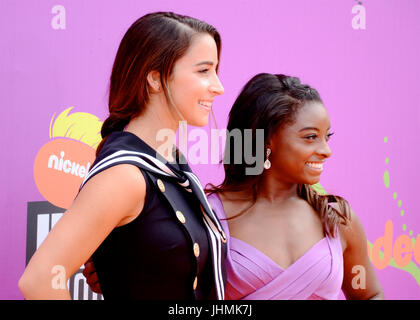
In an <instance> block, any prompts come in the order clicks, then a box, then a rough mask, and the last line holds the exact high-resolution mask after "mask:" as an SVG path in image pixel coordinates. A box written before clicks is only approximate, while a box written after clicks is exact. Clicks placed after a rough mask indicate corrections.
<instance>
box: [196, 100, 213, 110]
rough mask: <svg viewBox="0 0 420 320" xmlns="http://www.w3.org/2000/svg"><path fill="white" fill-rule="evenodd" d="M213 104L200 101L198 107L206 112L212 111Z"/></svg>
mask: <svg viewBox="0 0 420 320" xmlns="http://www.w3.org/2000/svg"><path fill="white" fill-rule="evenodd" d="M212 104H213V103H212V102H210V101H199V102H198V105H199V106H200V107H202V108H204V109H206V110H211V106H212Z"/></svg>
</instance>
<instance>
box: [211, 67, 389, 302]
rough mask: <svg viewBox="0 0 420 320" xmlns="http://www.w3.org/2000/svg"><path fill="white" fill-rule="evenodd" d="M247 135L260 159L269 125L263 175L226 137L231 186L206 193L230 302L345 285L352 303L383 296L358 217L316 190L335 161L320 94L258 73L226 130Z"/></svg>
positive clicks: (311, 293) (319, 292) (318, 293)
mask: <svg viewBox="0 0 420 320" xmlns="http://www.w3.org/2000/svg"><path fill="white" fill-rule="evenodd" d="M249 129H251V130H252V132H253V134H252V138H253V140H252V141H247V142H246V143H248V144H249V145H250V146H252V148H251V149H252V153H253V154H255V153H258V148H256V145H257V143H258V140H257V139H256V136H257V135H258V132H257V130H258V129H264V139H263V143H264V146H263V150H264V155H262V154H260V155H258V154H257V155H256V156H257V157H258V156H261V157H263V158H264V161H260V163H261V164H263V166H264V167H263V168H260V169H261V170H260V171H263V172H262V174H259V175H248V174H247V168H249V167H250V166H252V165H254V164H249V161H247V158H246V157H247V156H248V159H249V155H246V154H245V153H242V159H241V160H242V161H237V159H235V161H232V159H229V156H227V155H232V154H235V150H234V149H235V148H236V145H235V144H232V143H228V141H227V143H226V152H225V159H224V169H225V178H224V181H223V182H222V183H221V184H220V185H219V186H210V187H209V189H208V190H207V192H208V194H209V202H210V204H211V206H212V207H213V210H214V212H215V213H216V214H217V215H218V217H219V219H220V220H221V223H222V226H223V228H224V230H225V232H226V234H227V246H228V252H227V258H226V263H227V264H226V271H227V286H226V297H227V298H228V299H233V300H239V299H251V300H253V299H255V300H266V299H299V300H301V299H337V298H338V296H339V293H340V290H341V289H342V290H343V292H344V294H345V296H346V297H347V298H348V299H382V298H383V292H382V290H381V287H380V284H379V282H378V280H377V277H376V274H375V271H374V269H373V266H372V264H371V263H370V261H369V257H368V253H367V241H366V236H365V233H364V230H363V226H362V224H361V222H360V220H359V219H358V218H357V216H356V215H355V213H354V212H353V211H352V210H351V209H350V206H349V204H348V203H347V201H346V200H345V199H343V198H342V197H339V196H334V195H322V194H320V193H318V192H317V191H315V189H314V188H313V187H311V186H312V185H314V184H316V183H318V182H319V180H320V175H321V173H322V171H323V166H324V163H325V161H326V160H327V159H328V158H329V157H330V156H331V150H330V148H329V146H328V141H329V139H330V137H331V135H332V133H331V131H330V118H329V116H328V113H327V111H326V109H325V107H324V105H323V103H322V100H321V98H320V96H319V94H318V92H317V91H316V90H315V89H313V88H311V87H309V86H307V85H304V84H301V83H300V81H299V79H297V78H294V77H289V76H285V75H274V74H267V73H262V74H259V75H256V76H255V77H253V78H252V79H251V80H250V81H249V82H248V83H247V84H246V85H245V87H244V88H243V90H242V92H241V93H240V94H239V96H238V98H237V99H236V101H235V103H234V105H233V107H232V109H231V111H230V113H229V121H228V125H227V132H228V133H229V132H232V131H233V130H239V131H240V132H242V136H244V131H245V130H249ZM227 139H229V135H228V137H227ZM257 164H258V162H257Z"/></svg>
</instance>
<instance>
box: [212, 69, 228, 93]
mask: <svg viewBox="0 0 420 320" xmlns="http://www.w3.org/2000/svg"><path fill="white" fill-rule="evenodd" d="M210 91H211V92H212V93H213V94H214V95H215V96H219V95H221V94H223V93H224V92H225V89H224V88H223V86H222V83H221V82H220V79H219V77H218V76H217V74H216V75H215V76H214V79H213V81H212V83H211V85H210Z"/></svg>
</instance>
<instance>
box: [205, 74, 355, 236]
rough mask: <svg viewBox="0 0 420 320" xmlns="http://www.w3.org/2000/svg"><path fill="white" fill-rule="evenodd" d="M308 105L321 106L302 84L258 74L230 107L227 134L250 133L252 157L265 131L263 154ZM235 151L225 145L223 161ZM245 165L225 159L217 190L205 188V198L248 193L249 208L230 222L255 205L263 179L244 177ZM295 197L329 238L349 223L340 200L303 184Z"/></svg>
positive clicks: (346, 207)
mask: <svg viewBox="0 0 420 320" xmlns="http://www.w3.org/2000/svg"><path fill="white" fill-rule="evenodd" d="M310 101H314V102H320V103H322V101H321V98H320V96H319V93H318V92H317V91H316V90H315V89H313V88H311V87H310V86H308V85H305V84H301V82H300V80H299V79H298V78H295V77H290V76H285V75H282V74H268V73H261V74H258V75H256V76H254V77H253V78H252V79H251V80H250V81H248V83H247V84H246V85H245V86H244V88H243V89H242V91H241V93H240V94H239V96H238V98H237V99H236V101H235V103H234V104H233V107H232V109H231V111H230V113H229V121H228V125H227V132H231V131H232V130H234V129H235V130H238V129H239V130H240V131H241V132H242V136H244V130H246V129H251V130H252V150H253V151H254V153H255V150H256V130H257V129H264V150H266V149H267V146H268V143H269V141H270V140H271V138H272V136H273V134H274V133H275V132H277V131H278V130H279V129H280V128H281V127H283V126H284V125H286V124H291V123H293V122H294V117H295V115H296V112H297V111H298V110H299V108H300V107H302V106H303V105H304V104H305V103H306V102H310ZM228 138H229V137H227V139H228ZM228 148H229V150H228ZM234 148H235V146H234V144H233V143H227V142H226V150H225V157H226V154H228V155H232V154H234V152H235V150H234ZM264 153H265V152H264ZM265 159H266V155H264V160H265ZM238 162H239V163H238ZM248 162H249V161H246V159H245V155H244V154H242V161H236V160H235V161H234V162H233V161H230V159H226V158H225V159H224V160H223V163H224V169H225V178H224V180H223V182H222V183H221V184H220V185H218V186H214V185H212V184H208V185H207V186H206V192H207V193H208V194H212V193H216V192H221V193H223V192H225V191H233V192H235V191H243V190H251V194H252V203H251V205H250V206H249V207H248V208H245V209H244V210H242V211H240V212H239V213H238V214H236V215H234V216H233V217H231V218H229V219H233V218H235V217H238V216H239V215H241V214H243V213H244V212H246V211H247V210H249V209H250V208H251V207H252V206H253V205H254V204H255V203H256V201H257V197H258V194H259V190H260V188H261V182H262V177H263V175H262V174H259V175H247V174H246V168H247V167H250V166H252V165H254V164H249V163H248ZM297 193H298V196H299V197H301V198H302V199H304V200H306V201H307V202H308V203H309V204H310V205H311V206H312V207H313V208H314V210H315V211H316V212H317V213H318V214H319V215H320V218H321V221H322V222H323V227H324V232H326V233H327V234H328V235H330V236H335V235H336V233H335V230H336V227H337V226H338V224H339V223H341V224H347V221H348V220H349V219H350V206H349V204H348V202H347V201H346V200H345V199H344V198H342V197H340V196H336V195H321V194H319V193H318V192H316V191H315V190H314V189H313V188H312V187H311V186H310V185H306V184H300V185H298V188H297ZM331 202H336V203H337V204H338V206H339V209H338V210H336V209H335V208H333V207H332V206H330V205H329V203H331Z"/></svg>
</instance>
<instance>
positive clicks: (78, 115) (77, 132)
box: [50, 107, 102, 149]
mask: <svg viewBox="0 0 420 320" xmlns="http://www.w3.org/2000/svg"><path fill="white" fill-rule="evenodd" d="M71 109H73V107H70V108H67V109H66V110H64V111H63V112H61V113H60V114H59V115H58V117H57V118H56V119H55V121H54V117H55V114H54V115H53V117H52V118H51V122H50V139H52V138H57V137H63V138H71V139H74V140H78V141H80V142H83V143H86V144H87V145H88V146H90V147H92V148H94V149H96V148H97V147H98V145H99V143H100V142H101V140H102V137H101V127H102V122H101V121H100V120H99V119H98V117H96V116H94V115H92V114H90V113H86V112H75V113H73V114H70V115H69V112H70V111H71Z"/></svg>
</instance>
